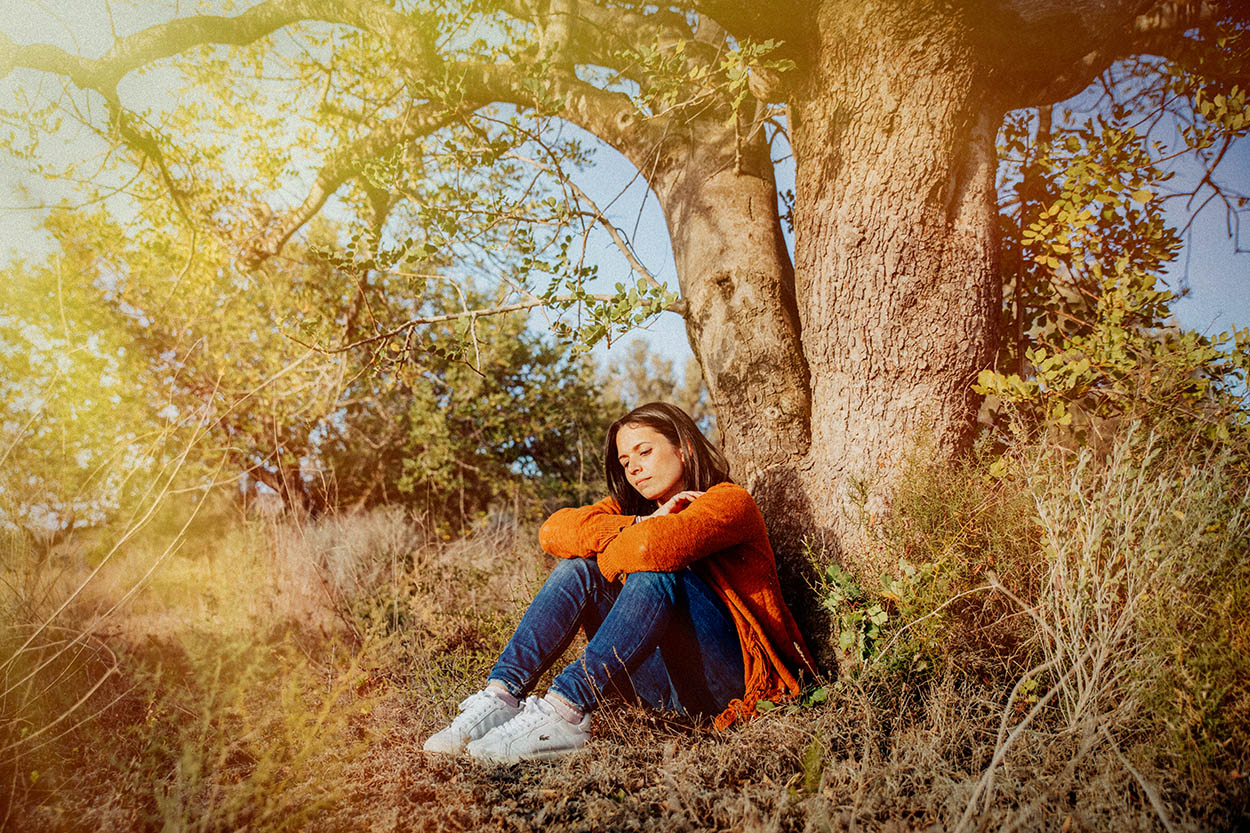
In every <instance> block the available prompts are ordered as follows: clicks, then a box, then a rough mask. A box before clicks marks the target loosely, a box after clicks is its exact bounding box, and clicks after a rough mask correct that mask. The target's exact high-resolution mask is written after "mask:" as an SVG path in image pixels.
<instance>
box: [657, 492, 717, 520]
mask: <svg viewBox="0 0 1250 833" xmlns="http://www.w3.org/2000/svg"><path fill="white" fill-rule="evenodd" d="M702 495H703V492H695V491H690V492H678V493H677V494H675V495H673V496H672V497H671V498H669V499H668V500H666V501H664V505H663V506H661V507H660V508H659V509H656V510H655V511H654V512H652V513H651V514H650V515H648V516H647V517H648V518H658V517H660V516H661V515H676V514H677V513H678V512H680V511H681V510H683V509H685V508H686V507H687V506H689V505H690V503H691V502H692V501H693V500H694V499H695V498H697V497H702Z"/></svg>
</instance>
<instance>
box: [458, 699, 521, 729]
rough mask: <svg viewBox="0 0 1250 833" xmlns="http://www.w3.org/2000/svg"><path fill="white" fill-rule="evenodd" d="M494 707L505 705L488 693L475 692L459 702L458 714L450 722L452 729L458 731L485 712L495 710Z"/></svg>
mask: <svg viewBox="0 0 1250 833" xmlns="http://www.w3.org/2000/svg"><path fill="white" fill-rule="evenodd" d="M496 705H499V706H506V705H507V704H506V703H504V701H503V700H500V699H499V698H498V697H496V696H495V695H494V694H491V693H490V692H489V691H485V690H482V691H475V692H473V693H472V694H470V695H469V696H468V697H466V698H464V699H463V700H461V701H460V705H459V706H457V708H459V709H460V714H458V715H456V718H455V719H454V720H452V721H451V725H452V727H453V728H455V729H457V730H460V729H462V728H463V727H464V726H465V725H466V724H472V723H473V722H475V721H476V720H478V719H479V718H480V717H482V715H484V714H486V712H488V711H490V710H491V709H493V708H496Z"/></svg>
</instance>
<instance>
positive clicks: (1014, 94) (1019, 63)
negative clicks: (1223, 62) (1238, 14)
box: [972, 0, 1237, 108]
mask: <svg viewBox="0 0 1250 833" xmlns="http://www.w3.org/2000/svg"><path fill="white" fill-rule="evenodd" d="M1236 5H1237V4H1236V3H1234V2H1233V0H1188V2H1187V1H1186V0H1180V2H1168V1H1165V0H1120V2H1114V3H1094V2H1090V1H1089V0H1005V2H974V3H973V4H972V6H974V7H975V11H976V12H978V13H979V17H978V20H979V23H978V35H979V37H980V39H981V41H982V44H983V47H984V50H985V54H987V55H991V56H994V58H993V59H992V63H993V64H996V67H995V70H994V71H995V73H996V75H997V77H998V80H999V83H998V85H997V86H998V87H999V88H1000V89H1001V90H1003V92H1004V94H1005V99H1006V101H1005V103H1006V105H1007V106H1008V107H1009V108H1015V107H1025V106H1034V105H1038V104H1050V103H1054V102H1057V101H1062V100H1064V99H1066V98H1070V97H1071V96H1073V95H1075V94H1077V93H1078V92H1080V91H1081V90H1083V89H1085V87H1087V86H1088V85H1089V84H1090V83H1091V82H1092V81H1093V79H1094V78H1096V77H1097V76H1098V74H1099V73H1101V72H1103V71H1104V70H1105V69H1107V67H1109V66H1111V64H1112V63H1114V62H1115V61H1117V60H1119V59H1121V58H1126V57H1129V56H1131V55H1142V54H1151V55H1158V56H1160V57H1165V58H1173V57H1177V56H1178V55H1180V54H1182V53H1184V52H1186V51H1187V50H1189V49H1191V48H1192V46H1193V40H1192V39H1191V38H1189V37H1186V33H1187V32H1189V31H1191V30H1193V29H1195V28H1200V27H1203V26H1206V25H1209V24H1211V23H1214V22H1215V21H1216V20H1217V19H1219V18H1221V17H1223V16H1225V15H1229V14H1232V13H1233V12H1234V11H1235V8H1236Z"/></svg>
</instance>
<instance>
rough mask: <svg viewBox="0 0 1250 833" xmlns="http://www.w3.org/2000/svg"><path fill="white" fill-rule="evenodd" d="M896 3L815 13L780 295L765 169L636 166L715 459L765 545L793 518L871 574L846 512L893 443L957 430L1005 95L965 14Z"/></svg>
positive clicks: (798, 101)
mask: <svg viewBox="0 0 1250 833" xmlns="http://www.w3.org/2000/svg"><path fill="white" fill-rule="evenodd" d="M902 5H903V4H884V5H882V4H873V5H872V6H871V7H869V6H862V7H861V6H859V5H858V4H852V5H848V4H836V7H835V4H824V5H823V7H822V11H821V12H820V13H818V14H817V15H816V26H815V29H816V31H815V33H814V35H813V42H812V44H811V51H810V52H809V53H808V54H809V57H810V60H808V61H805V62H804V66H803V69H802V74H801V75H800V76H799V77H798V79H797V82H796V86H795V88H794V90H793V93H792V95H791V98H790V101H791V107H790V128H791V132H792V139H793V144H794V152H795V157H796V158H797V159H798V160H799V164H798V169H797V175H796V179H797V199H796V205H798V206H799V207H800V208H799V210H798V213H797V215H796V218H795V219H796V226H795V232H796V240H795V249H796V257H795V261H796V264H795V265H796V267H797V268H796V269H795V275H796V279H795V281H794V283H793V286H794V290H793V295H792V294H791V291H790V286H791V282H790V275H789V269H790V264H789V261H788V258H786V257H785V256H784V247H783V246H782V243H781V241H780V239H779V235H778V233H777V231H776V229H777V226H776V220H775V212H776V202H775V197H774V196H773V190H774V186H773V183H772V178H771V175H770V174H766V173H762V172H759V171H757V170H756V168H755V167H754V166H750V165H748V166H747V168H746V169H744V170H742V173H740V174H739V173H736V172H735V170H734V169H733V166H732V165H729V166H727V165H726V164H725V161H724V160H707V159H706V158H705V157H700V156H699V155H698V152H697V151H696V152H693V153H692V155H691V159H692V160H693V161H691V162H689V163H688V164H687V166H686V168H685V169H684V170H683V171H682V177H681V178H680V179H681V181H680V183H679V185H677V186H674V185H669V184H667V182H666V181H665V180H664V179H663V178H660V179H659V180H657V183H656V184H657V192H658V193H660V195H661V199H662V201H663V202H664V207H665V211H666V215H667V216H668V222H669V226H670V230H671V232H672V235H673V247H674V251H676V252H677V253H678V254H677V271H678V275H679V278H680V280H681V285H682V291H683V293H684V294H685V296H686V298H687V300H688V301H689V303H690V313H689V316H688V330H689V334H690V339H691V344H692V346H693V348H694V352H695V355H696V357H697V358H698V359H699V361H700V362H701V364H702V366H703V368H704V372H705V376H706V377H707V380H708V385H709V389H710V390H711V392H712V395H713V398H714V400H715V402H716V406H717V413H718V417H719V419H720V424H721V428H722V431H723V434H724V437H723V439H724V445H725V450H726V452H727V454H728V456H729V457H730V460H731V463H733V465H734V467H735V479H737V480H738V481H739V482H740V483H743V485H745V486H747V488H748V489H750V490H751V491H752V493H753V494H755V495H756V498H757V500H758V501H759V502H760V504H761V508H763V509H764V512H765V515H766V517H767V519H768V522H769V528H770V530H771V531H772V534H773V539H774V544H775V546H776V547H777V549H778V550H779V552H781V553H782V556H783V560H791V561H794V560H795V559H794V558H793V556H794V554H795V553H796V552H797V551H798V550H799V548H800V544H801V541H802V539H804V538H806V539H807V540H808V541H809V542H811V543H813V544H815V545H816V546H817V547H818V548H820V549H821V550H823V551H824V553H825V554H826V557H827V558H836V559H837V560H839V561H841V562H843V563H844V564H847V565H849V566H852V567H855V568H858V569H859V570H860V571H864V572H868V573H869V574H872V575H876V574H879V571H880V570H881V569H882V568H884V567H888V566H890V565H884V564H879V563H875V559H874V558H873V556H872V555H871V552H870V548H869V547H867V546H865V539H864V537H863V535H862V531H863V525H862V523H863V521H865V520H867V521H868V523H871V521H872V519H873V518H874V517H876V516H877V515H879V513H880V512H882V511H884V510H885V509H886V508H887V507H888V504H889V496H890V494H891V490H892V488H893V486H894V485H895V482H896V480H897V475H898V473H899V472H900V471H901V470H902V469H903V468H904V465H905V458H906V456H907V455H908V453H909V452H911V451H913V450H916V451H920V452H922V453H925V454H937V455H942V456H951V455H954V454H955V453H957V452H959V451H960V450H961V449H964V448H966V447H967V445H968V443H969V442H970V440H971V438H972V435H973V429H974V424H975V417H976V410H977V404H978V402H977V398H976V397H975V395H974V394H973V393H972V391H971V389H970V385H971V384H972V382H973V380H974V379H975V377H976V374H977V372H978V371H979V370H980V369H982V368H984V367H986V366H988V364H989V363H990V361H991V358H992V355H993V351H994V348H995V344H996V338H997V332H996V330H997V324H998V316H999V306H1000V303H1001V284H1000V280H999V274H998V241H997V213H996V211H997V209H996V199H995V197H996V195H995V187H994V174H995V166H996V158H995V150H994V140H995V134H996V131H997V128H998V125H999V123H1000V122H1001V118H1002V112H1003V111H1002V109H1001V108H1000V107H999V106H998V105H996V104H995V102H994V99H993V97H992V96H991V95H990V94H989V91H988V90H987V88H986V85H985V84H984V83H983V79H984V78H985V76H986V72H985V71H984V68H983V67H981V66H980V65H979V64H978V62H977V60H976V56H977V51H976V50H977V47H976V45H975V44H974V43H973V42H972V39H973V36H972V35H970V32H971V31H972V29H973V27H971V26H969V25H968V22H967V21H966V20H962V19H960V16H959V13H958V12H956V11H954V10H950V11H948V12H947V14H948V17H947V18H946V19H942V18H940V17H939V16H938V15H937V14H936V13H935V14H933V15H927V16H919V15H917V14H916V12H915V9H914V8H902ZM709 144H710V143H707V142H704V143H703V147H705V148H706V147H707V146H708V145H709ZM753 152H754V151H753ZM703 153H704V154H707V151H706V150H705V151H703ZM692 165H704V166H706V171H705V172H704V173H703V174H702V175H701V176H698V177H692V176H691V175H690V174H691V170H690V168H691V166H692ZM757 212H758V213H766V214H767V215H768V216H769V220H768V223H763V222H760V223H758V224H757V223H755V222H753V218H754V217H755V216H756V213H757ZM778 298H780V303H779V302H778V301H777V300H776V299H778ZM796 302H797V303H796ZM757 306H758V307H759V311H758V312H757V310H756V307H757ZM774 306H775V307H776V308H778V309H782V310H784V311H785V312H786V314H785V315H782V316H777V315H772V316H770V315H769V309H770V308H772V307H774ZM795 310H797V315H798V321H797V322H795V321H794V320H792V316H793V315H794V311H795ZM796 334H798V335H799V336H800V338H801V348H798V349H796V347H797V346H796V345H794V342H793V338H794V336H795V335H796ZM792 350H793V353H791V351H792ZM809 377H810V384H809V385H807V384H804V383H805V382H807V381H808V379H809ZM805 422H806V426H805V425H804V423H805ZM805 429H806V430H805ZM809 432H810V433H809ZM799 567H800V569H801V565H799Z"/></svg>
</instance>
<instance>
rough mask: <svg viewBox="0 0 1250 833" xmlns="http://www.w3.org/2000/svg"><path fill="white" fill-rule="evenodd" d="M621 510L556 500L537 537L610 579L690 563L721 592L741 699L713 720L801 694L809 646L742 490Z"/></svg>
mask: <svg viewBox="0 0 1250 833" xmlns="http://www.w3.org/2000/svg"><path fill="white" fill-rule="evenodd" d="M620 511H621V510H620V507H619V506H617V503H616V501H615V500H613V499H612V498H610V497H609V498H604V499H603V500H601V501H599V502H598V503H595V504H593V505H591V506H583V507H580V508H577V509H561V510H560V511H558V512H556V513H555V514H554V515H552V516H551V517H550V518H548V519H547V522H546V523H544V524H543V526H542V529H541V530H540V531H539V533H538V541H539V544H540V545H541V546H542V548H543V549H544V550H546V551H547V552H549V553H551V554H552V555H554V556H557V557H559V558H596V559H598V564H599V570H600V571H601V572H602V573H603V575H604V577H605V578H606V579H608V580H609V581H615V580H617V579H618V578H621V577H622V576H623V575H628V574H629V573H637V572H643V571H655V572H673V571H676V570H682V569H685V568H686V567H692V568H693V569H694V570H695V571H696V572H697V573H698V574H699V575H700V577H702V578H703V580H704V581H706V582H707V583H708V585H709V586H710V587H712V588H713V589H714V590H715V591H716V592H717V593H718V594H719V595H720V597H721V598H722V599H723V600H724V601H725V605H726V607H728V608H729V612H730V613H731V614H732V615H733V619H734V624H736V625H737V627H738V639H739V641H740V642H741V643H742V659H743V665H744V666H745V669H746V680H745V683H746V685H745V689H744V691H745V693H744V694H743V697H742V699H741V700H734V701H732V702H731V703H729V704H728V706H727V707H726V709H725V711H724V712H723V713H722V714H721V715H720V716H719V717H717V718H716V722H715V725H716V728H718V729H723V728H725V727H727V726H729V725H730V724H731V723H733V722H734V721H735V720H737V719H738V718H739V717H746V716H749V715H752V714H754V713H755V706H756V703H757V702H758V701H760V700H771V701H773V702H777V701H779V700H785V699H788V698H790V697H793V696H795V695H796V694H798V692H799V681H798V678H797V674H798V673H799V671H800V669H808V670H811V669H812V662H811V655H810V654H809V653H808V651H807V646H806V644H805V643H804V642H803V637H802V636H801V635H800V634H799V629H798V626H797V625H796V624H795V622H794V617H793V616H792V615H791V614H790V609H789V608H788V607H786V603H785V601H784V600H783V599H782V597H781V582H780V581H779V580H778V578H777V562H776V559H775V557H774V556H773V550H772V547H771V546H770V545H769V543H768V532H767V530H766V529H765V528H764V518H763V516H762V515H760V510H759V508H758V507H757V506H756V505H755V501H754V500H752V499H751V496H750V495H749V494H747V491H746V490H745V489H743V488H742V487H741V486H738V485H736V484H733V483H720V484H718V485H716V486H713V487H712V488H710V489H708V490H707V492H705V493H704V494H703V495H702V496H701V497H699V498H697V499H696V500H694V501H693V502H691V503H690V504H689V505H688V506H687V507H686V508H685V509H683V510H682V511H681V512H678V513H677V514H674V515H662V516H660V517H658V518H646V519H644V520H643V521H641V522H639V523H637V524H635V523H634V516H633V515H622V514H620Z"/></svg>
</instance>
